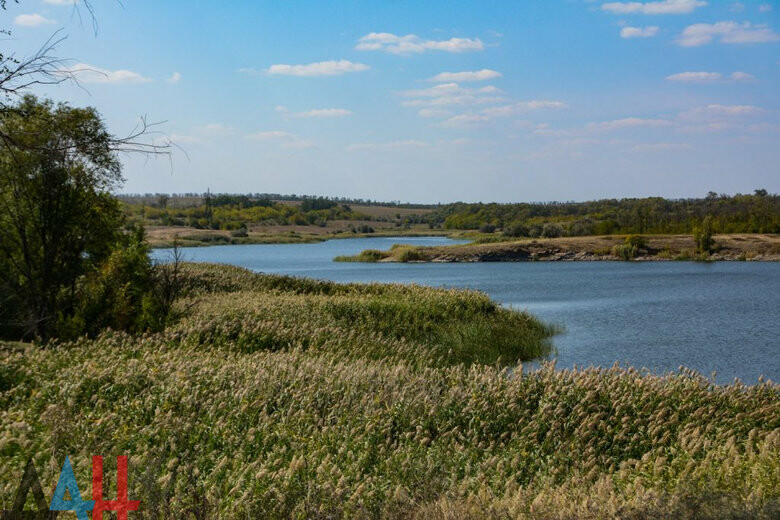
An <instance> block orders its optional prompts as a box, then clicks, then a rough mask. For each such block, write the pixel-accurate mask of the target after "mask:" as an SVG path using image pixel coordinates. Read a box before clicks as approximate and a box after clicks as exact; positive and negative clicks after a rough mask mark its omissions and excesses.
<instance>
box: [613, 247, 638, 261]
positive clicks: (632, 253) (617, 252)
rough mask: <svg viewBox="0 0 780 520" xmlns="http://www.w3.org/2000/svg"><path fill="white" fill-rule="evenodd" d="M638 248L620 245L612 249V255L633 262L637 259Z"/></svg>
mask: <svg viewBox="0 0 780 520" xmlns="http://www.w3.org/2000/svg"><path fill="white" fill-rule="evenodd" d="M636 253H637V248H636V246H632V245H630V244H619V245H616V246H614V247H613V248H612V254H613V255H614V256H616V257H618V258H621V259H623V260H633V259H634V258H635V257H636Z"/></svg>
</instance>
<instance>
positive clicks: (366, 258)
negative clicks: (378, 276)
mask: <svg viewBox="0 0 780 520" xmlns="http://www.w3.org/2000/svg"><path fill="white" fill-rule="evenodd" d="M388 256H389V253H386V252H384V251H379V250H378V249H366V250H365V251H362V252H361V253H360V254H358V255H354V256H347V255H342V256H337V257H336V258H334V259H333V261H334V262H368V263H374V262H378V261H380V260H382V259H383V258H387V257H388Z"/></svg>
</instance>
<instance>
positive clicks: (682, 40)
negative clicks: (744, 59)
mask: <svg viewBox="0 0 780 520" xmlns="http://www.w3.org/2000/svg"><path fill="white" fill-rule="evenodd" d="M716 37H718V38H719V39H720V42H721V43H766V42H774V41H778V40H780V34H777V33H776V32H774V31H773V30H772V29H770V28H769V27H767V26H765V25H751V24H750V22H744V23H741V24H740V23H737V22H717V23H714V24H707V23H697V24H693V25H689V26H688V27H686V28H685V29H683V32H682V34H680V36H679V37H678V38H677V44H678V45H680V46H682V47H698V46H700V45H706V44H708V43H711V42H712V41H713V39H714V38H716Z"/></svg>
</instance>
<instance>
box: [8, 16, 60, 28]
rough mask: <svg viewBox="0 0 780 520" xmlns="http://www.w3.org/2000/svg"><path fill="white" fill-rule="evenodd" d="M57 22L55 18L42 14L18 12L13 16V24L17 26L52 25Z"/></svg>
mask: <svg viewBox="0 0 780 520" xmlns="http://www.w3.org/2000/svg"><path fill="white" fill-rule="evenodd" d="M55 23H57V21H56V20H51V19H49V18H46V17H44V16H41V15H39V14H38V13H35V14H20V15H19V16H17V17H16V18H14V24H15V25H18V26H19V27H38V26H40V25H52V24H55Z"/></svg>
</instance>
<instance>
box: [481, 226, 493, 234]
mask: <svg viewBox="0 0 780 520" xmlns="http://www.w3.org/2000/svg"><path fill="white" fill-rule="evenodd" d="M495 230H496V226H494V225H493V224H482V225H481V226H480V227H479V232H480V233H493V232H494V231H495Z"/></svg>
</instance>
